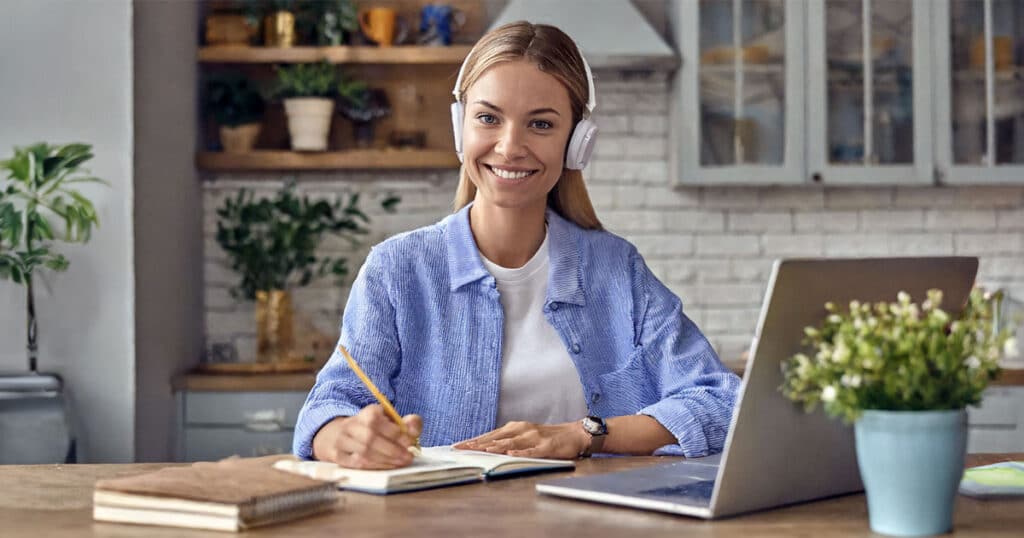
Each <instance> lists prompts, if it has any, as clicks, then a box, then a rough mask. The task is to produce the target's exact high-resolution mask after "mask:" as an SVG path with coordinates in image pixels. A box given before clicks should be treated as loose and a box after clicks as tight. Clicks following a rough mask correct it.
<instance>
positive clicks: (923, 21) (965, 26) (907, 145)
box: [672, 0, 1024, 185]
mask: <svg viewBox="0 0 1024 538" xmlns="http://www.w3.org/2000/svg"><path fill="white" fill-rule="evenodd" d="M673 9H674V10H675V13H674V17H673V19H674V21H675V24H674V28H675V32H676V42H677V43H678V45H679V47H680V53H681V55H682V57H683V62H682V68H681V69H680V70H679V72H678V73H677V78H676V85H675V94H674V96H673V97H672V99H673V107H674V108H673V113H674V116H673V118H674V121H675V125H676V133H674V134H675V136H674V143H675V144H676V147H677V148H678V152H677V155H678V162H677V163H676V166H675V170H674V171H675V174H674V175H675V177H676V180H677V182H678V184H679V185H721V184H747V185H750V184H754V185H757V184H773V185H778V184H782V185H785V184H808V183H810V184H814V183H823V184H829V185H865V184H883V185H930V184H935V183H1017V184H1020V183H1022V182H1024V167H1022V165H1024V80H1022V79H1024V67H1022V65H1024V1H1021V0H938V1H932V0H827V1H826V0H808V1H800V0H700V1H699V2H680V3H678V4H677V5H675V6H673ZM735 51H739V53H736V52H735ZM990 140H991V141H992V143H991V144H990V143H989V142H988V141H990Z"/></svg>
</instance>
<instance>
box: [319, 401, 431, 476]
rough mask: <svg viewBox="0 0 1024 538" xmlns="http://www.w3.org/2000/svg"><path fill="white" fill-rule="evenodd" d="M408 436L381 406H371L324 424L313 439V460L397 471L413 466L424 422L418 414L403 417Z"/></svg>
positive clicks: (350, 466) (360, 467) (357, 467)
mask: <svg viewBox="0 0 1024 538" xmlns="http://www.w3.org/2000/svg"><path fill="white" fill-rule="evenodd" d="M402 421H403V422H405V427H406V429H407V430H408V432H409V434H408V435H406V434H403V433H402V430H401V428H399V427H398V425H397V424H395V423H394V422H393V421H392V420H391V419H390V418H388V416H387V415H386V414H385V413H384V408H383V407H381V406H380V405H377V404H374V405H368V406H366V407H364V408H363V409H362V411H360V412H359V413H358V414H356V415H355V416H351V417H338V418H336V419H334V420H332V421H330V422H328V423H327V424H324V426H323V427H322V428H320V431H318V432H317V433H316V435H315V436H314V437H313V458H314V459H317V460H320V461H332V462H334V463H337V464H338V465H341V466H342V467H349V468H352V469H394V468H397V467H405V466H406V465H409V464H410V463H412V453H410V452H409V447H411V446H413V443H415V440H416V438H417V437H418V436H419V434H420V431H421V430H422V429H423V420H422V419H420V417H419V415H406V416H405V417H403V418H402Z"/></svg>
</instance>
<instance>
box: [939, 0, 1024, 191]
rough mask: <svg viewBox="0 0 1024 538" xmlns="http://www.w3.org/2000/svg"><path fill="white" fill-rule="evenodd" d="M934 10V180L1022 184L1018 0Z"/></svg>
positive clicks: (946, 0)
mask: <svg viewBox="0 0 1024 538" xmlns="http://www.w3.org/2000/svg"><path fill="white" fill-rule="evenodd" d="M935 7H936V9H935V15H934V24H935V27H936V30H937V31H936V35H937V36H939V37H940V38H941V42H940V43H939V44H938V46H937V47H936V48H935V55H936V79H937V84H936V95H937V103H938V105H939V106H938V107H937V110H936V119H937V121H938V129H937V132H936V135H937V138H936V146H937V155H938V157H939V162H938V172H939V176H940V181H943V182H946V183H988V184H992V183H1018V184H1019V183H1021V182H1024V0H941V1H939V2H936V6H935Z"/></svg>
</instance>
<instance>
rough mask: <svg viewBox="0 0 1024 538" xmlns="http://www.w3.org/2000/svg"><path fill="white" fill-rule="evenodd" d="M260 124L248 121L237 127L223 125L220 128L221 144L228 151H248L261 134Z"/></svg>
mask: <svg viewBox="0 0 1024 538" xmlns="http://www.w3.org/2000/svg"><path fill="white" fill-rule="evenodd" d="M260 127H261V126H260V124H258V123H246V124H243V125H238V126H235V127H229V126H227V125H222V126H221V128H220V145H222V146H224V151H225V152H227V153H248V152H250V151H252V147H253V146H254V145H255V144H256V138H257V137H259V136H260Z"/></svg>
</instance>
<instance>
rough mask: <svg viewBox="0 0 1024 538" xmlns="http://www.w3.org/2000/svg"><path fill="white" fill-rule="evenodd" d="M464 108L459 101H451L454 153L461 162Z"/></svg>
mask: <svg viewBox="0 0 1024 538" xmlns="http://www.w3.org/2000/svg"><path fill="white" fill-rule="evenodd" d="M464 110H465V109H464V108H463V106H462V103H461V102H460V101H455V102H454V103H452V133H453V134H454V135H455V154H456V155H458V156H459V162H462V120H463V117H464V116H465V114H464Z"/></svg>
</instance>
